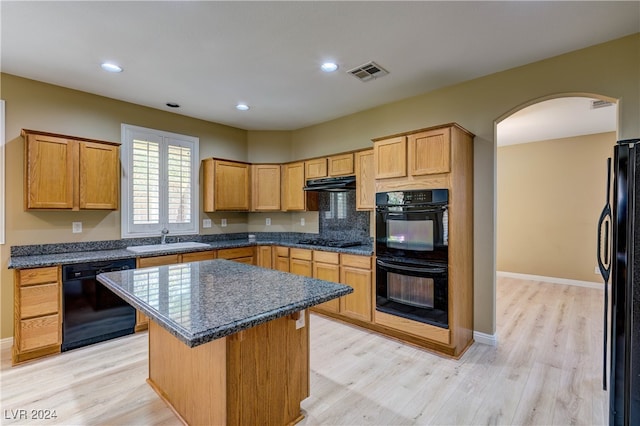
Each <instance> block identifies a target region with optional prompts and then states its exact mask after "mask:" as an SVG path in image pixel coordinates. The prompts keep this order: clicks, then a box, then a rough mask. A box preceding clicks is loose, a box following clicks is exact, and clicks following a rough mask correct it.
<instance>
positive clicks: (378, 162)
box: [373, 136, 407, 179]
mask: <svg viewBox="0 0 640 426" xmlns="http://www.w3.org/2000/svg"><path fill="white" fill-rule="evenodd" d="M373 158H374V166H375V178H376V179H387V178H395V177H404V176H407V138H406V137H405V136H399V137H394V138H389V139H383V140H379V141H375V142H374V144H373Z"/></svg>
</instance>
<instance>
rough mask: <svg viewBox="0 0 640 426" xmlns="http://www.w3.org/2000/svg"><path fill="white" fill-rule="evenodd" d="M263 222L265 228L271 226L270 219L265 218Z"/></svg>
mask: <svg viewBox="0 0 640 426" xmlns="http://www.w3.org/2000/svg"><path fill="white" fill-rule="evenodd" d="M264 222H265V224H266V225H267V226H271V218H270V217H268V218H266V219H265V221H264Z"/></svg>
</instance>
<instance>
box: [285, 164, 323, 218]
mask: <svg viewBox="0 0 640 426" xmlns="http://www.w3.org/2000/svg"><path fill="white" fill-rule="evenodd" d="M305 183H306V182H305V163H304V162H303V161H300V162H297V163H289V164H284V165H283V166H282V210H283V211H307V210H318V193H317V192H306V191H305V190H304V189H303V188H304V186H305Z"/></svg>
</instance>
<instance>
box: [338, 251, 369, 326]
mask: <svg viewBox="0 0 640 426" xmlns="http://www.w3.org/2000/svg"><path fill="white" fill-rule="evenodd" d="M371 276H372V274H371V257H370V256H355V255H351V254H341V255H340V283H341V284H346V285H348V286H351V287H353V293H351V294H347V295H346V296H343V297H341V298H340V313H341V314H342V315H345V316H348V317H351V318H355V319H358V320H361V321H366V322H371V320H372V318H371V311H372V303H373V302H372V291H373V289H372V285H371Z"/></svg>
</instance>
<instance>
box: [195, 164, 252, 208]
mask: <svg viewBox="0 0 640 426" xmlns="http://www.w3.org/2000/svg"><path fill="white" fill-rule="evenodd" d="M202 169H203V185H202V186H203V195H202V199H203V204H204V211H205V212H215V211H249V208H250V204H251V181H250V164H248V163H242V162H238V161H227V160H220V159H215V158H208V159H206V160H203V161H202Z"/></svg>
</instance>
